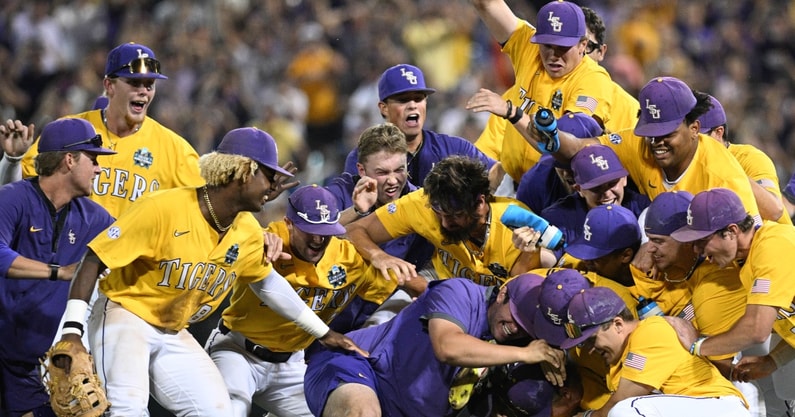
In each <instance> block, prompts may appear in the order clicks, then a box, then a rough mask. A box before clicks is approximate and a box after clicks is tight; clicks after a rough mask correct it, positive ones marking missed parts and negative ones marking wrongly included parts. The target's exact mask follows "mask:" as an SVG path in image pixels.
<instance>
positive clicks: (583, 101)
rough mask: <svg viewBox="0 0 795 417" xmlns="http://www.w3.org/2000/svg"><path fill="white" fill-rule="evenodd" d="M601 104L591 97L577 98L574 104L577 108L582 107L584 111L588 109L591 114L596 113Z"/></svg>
mask: <svg viewBox="0 0 795 417" xmlns="http://www.w3.org/2000/svg"><path fill="white" fill-rule="evenodd" d="M597 104H599V102H598V101H596V99H595V98H593V97H589V96H577V101H576V102H574V105H575V106H577V107H582V108H584V109H588V110H590V111H591V113H594V112H596V105H597Z"/></svg>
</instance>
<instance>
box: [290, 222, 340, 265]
mask: <svg viewBox="0 0 795 417" xmlns="http://www.w3.org/2000/svg"><path fill="white" fill-rule="evenodd" d="M284 221H285V223H287V229H288V230H289V231H290V251H291V252H292V254H293V256H295V257H297V258H298V259H300V260H302V261H306V262H309V263H312V264H316V263H318V262H320V260H321V259H322V258H323V255H324V254H325V253H326V248H327V247H328V244H329V242H331V236H321V235H315V234H311V233H306V232H303V231H302V230H301V229H299V228H298V226H296V225H295V223H293V222H292V221H291V220H290V219H288V218H286V217H285V218H284Z"/></svg>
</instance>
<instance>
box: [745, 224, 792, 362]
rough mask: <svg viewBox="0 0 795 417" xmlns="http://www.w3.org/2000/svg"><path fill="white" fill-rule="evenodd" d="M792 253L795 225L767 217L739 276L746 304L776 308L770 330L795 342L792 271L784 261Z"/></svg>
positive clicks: (790, 341) (757, 231) (789, 341)
mask: <svg viewBox="0 0 795 417" xmlns="http://www.w3.org/2000/svg"><path fill="white" fill-rule="evenodd" d="M793 253H795V228H793V227H792V226H788V225H784V224H780V223H775V222H771V221H766V222H764V223H763V224H762V226H761V227H759V228H758V229H757V230H756V233H755V234H754V239H753V241H752V242H751V249H750V250H749V252H748V257H747V258H746V259H745V262H743V266H742V268H741V269H740V280H741V281H742V283H743V286H744V287H745V289H746V291H748V304H756V305H766V306H772V307H776V308H778V309H779V312H778V316H776V321H775V322H774V323H773V330H774V331H775V332H776V333H778V334H779V336H781V338H782V339H784V340H786V341H787V343H789V344H790V346H795V275H793V274H792V271H791V267H790V266H789V263H788V262H786V259H788V258H789V257H790V256H792V254H793Z"/></svg>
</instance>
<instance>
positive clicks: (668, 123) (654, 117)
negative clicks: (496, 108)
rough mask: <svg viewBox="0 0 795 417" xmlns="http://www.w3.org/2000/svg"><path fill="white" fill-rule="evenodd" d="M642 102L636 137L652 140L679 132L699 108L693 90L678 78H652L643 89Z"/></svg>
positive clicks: (640, 95)
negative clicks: (686, 120) (696, 108)
mask: <svg viewBox="0 0 795 417" xmlns="http://www.w3.org/2000/svg"><path fill="white" fill-rule="evenodd" d="M638 101H639V102H640V110H641V112H640V118H638V123H637V124H636V125H635V135H637V136H641V137H649V138H652V137H660V136H666V135H668V134H670V133H671V132H673V131H674V130H676V128H677V126H679V125H680V124H682V122H683V121H684V120H685V116H687V114H688V113H690V111H691V110H693V107H695V106H696V96H695V95H693V90H691V89H690V87H688V86H687V84H685V83H684V82H682V81H681V80H679V79H677V78H674V77H657V78H654V79H652V80H651V81H649V82H648V83H646V85H645V86H643V88H642V89H641V90H640V94H639V95H638Z"/></svg>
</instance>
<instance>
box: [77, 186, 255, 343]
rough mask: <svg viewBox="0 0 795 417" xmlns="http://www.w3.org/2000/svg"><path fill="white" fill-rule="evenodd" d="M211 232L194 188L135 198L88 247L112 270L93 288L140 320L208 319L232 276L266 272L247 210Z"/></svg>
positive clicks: (171, 326)
mask: <svg viewBox="0 0 795 417" xmlns="http://www.w3.org/2000/svg"><path fill="white" fill-rule="evenodd" d="M218 237H219V235H218V232H216V231H215V229H213V228H212V227H211V226H210V224H209V223H208V222H207V220H205V218H204V216H202V213H201V210H200V209H199V201H198V199H197V195H196V189H195V188H190V187H184V188H176V189H171V190H164V191H159V192H156V193H151V194H149V195H147V196H145V197H144V198H141V199H139V200H138V201H137V202H136V203H135V204H133V205H131V206H130V208H129V210H127V211H126V212H125V213H124V214H122V216H121V217H119V219H118V220H116V222H114V223H113V224H112V225H111V226H110V227H109V228H108V229H106V230H105V231H104V232H102V233H100V234H99V235H98V236H97V237H96V238H95V239H94V240H92V241H91V243H89V244H88V246H89V247H90V248H91V249H92V250H93V251H94V252H95V253H96V254H97V256H99V258H100V259H101V260H102V262H103V263H104V264H105V265H106V266H107V267H108V268H110V270H111V272H110V274H109V275H108V276H107V277H105V278H103V279H101V280H100V281H99V290H100V291H102V292H103V293H104V294H105V295H107V297H108V298H109V299H110V300H112V301H114V302H116V303H118V304H120V305H121V306H122V307H124V308H125V309H127V310H129V311H130V312H132V313H134V314H135V315H137V316H138V317H140V318H141V319H143V320H145V321H146V322H147V323H149V324H151V325H153V326H157V327H161V328H164V329H168V330H172V331H179V330H182V329H183V328H185V327H187V326H188V324H190V323H195V322H198V321H201V320H203V319H205V318H207V316H209V315H210V314H211V313H212V312H213V311H214V310H215V309H216V308H217V307H218V305H219V304H220V303H221V301H222V300H223V299H224V297H226V295H227V294H228V293H229V292H230V291H231V290H232V286H233V284H235V283H236V282H239V283H240V284H243V285H245V284H248V283H250V282H256V281H258V280H261V279H263V278H264V277H265V276H267V275H268V274H270V272H271V265H269V264H265V263H264V262H263V245H264V244H265V241H264V239H263V237H262V228H261V226H260V225H259V223H258V222H257V220H256V218H254V216H253V215H252V214H251V213H250V212H241V213H239V214H238V215H237V217H236V218H235V220H234V222H233V223H232V227H231V228H230V229H229V230H228V231H227V232H226V234H225V235H224V237H223V239H221V240H220V242H219V240H218Z"/></svg>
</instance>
